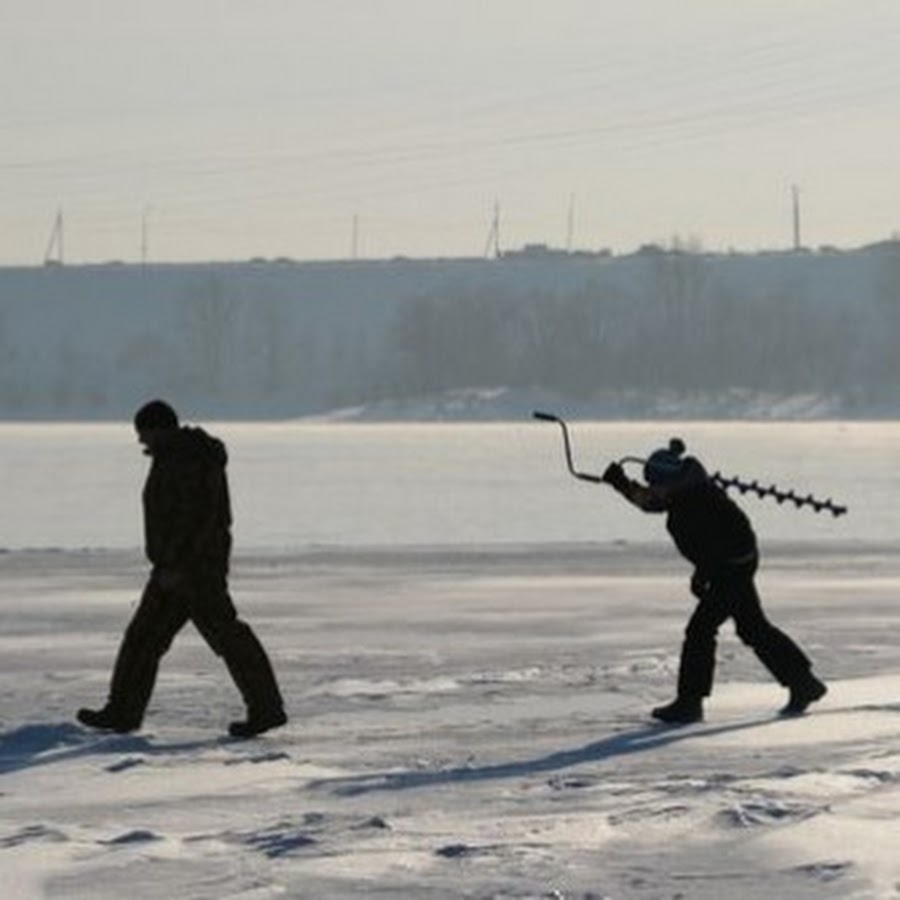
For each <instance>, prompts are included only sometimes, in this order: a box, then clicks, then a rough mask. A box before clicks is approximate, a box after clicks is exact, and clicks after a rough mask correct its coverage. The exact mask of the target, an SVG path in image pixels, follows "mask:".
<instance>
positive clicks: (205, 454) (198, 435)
mask: <svg viewBox="0 0 900 900" xmlns="http://www.w3.org/2000/svg"><path fill="white" fill-rule="evenodd" d="M227 462H228V455H227V453H226V451H225V445H224V444H223V443H222V442H221V441H220V440H218V439H217V438H214V437H211V436H210V435H208V434H207V433H206V432H205V431H203V429H201V428H190V427H182V428H179V429H178V431H177V432H175V433H174V434H173V435H172V436H171V439H170V440H168V441H167V442H166V443H165V445H164V446H162V447H160V448H159V449H157V450H156V451H154V454H153V463H152V465H151V466H150V472H149V474H148V476H147V481H146V484H145V485H144V494H143V502H144V538H145V549H146V554H147V559H148V560H150V562H151V563H152V564H153V566H154V567H157V568H160V569H171V570H175V571H180V572H187V573H193V574H197V573H205V574H221V575H224V574H225V573H226V572H227V571H228V559H229V555H230V553H231V501H230V498H229V494H228V480H227V477H226V475H225V466H226V464H227Z"/></svg>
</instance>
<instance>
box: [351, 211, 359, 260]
mask: <svg viewBox="0 0 900 900" xmlns="http://www.w3.org/2000/svg"><path fill="white" fill-rule="evenodd" d="M358 258H359V216H358V215H357V214H356V213H354V214H353V228H352V232H351V235H350V259H358Z"/></svg>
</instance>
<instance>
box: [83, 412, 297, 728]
mask: <svg viewBox="0 0 900 900" xmlns="http://www.w3.org/2000/svg"><path fill="white" fill-rule="evenodd" d="M134 426H135V429H136V431H137V434H138V440H139V442H140V443H141V444H142V445H143V446H144V448H145V450H144V452H145V453H146V454H147V455H148V456H150V457H151V459H152V463H151V465H150V472H149V474H148V476H147V481H146V483H145V485H144V492H143V507H144V538H145V551H146V556H147V559H148V560H149V562H150V565H151V571H150V577H149V580H148V581H147V584H146V586H145V588H144V592H143V596H142V597H141V601H140V604H139V605H138V608H137V611H136V612H135V614H134V616H133V617H132V619H131V622H130V623H129V625H128V627H127V629H126V630H125V634H124V636H123V638H122V642H121V645H120V647H119V652H118V656H117V658H116V662H115V666H114V668H113V673H112V679H111V683H110V687H109V698H108V700H107V702H106V705H105V706H104V707H103V708H102V709H80V710H79V711H78V720H79V721H80V722H82V723H83V724H85V725H88V726H90V727H92V728H101V729H108V730H111V731H116V732H119V733H126V732H129V731H135V730H137V729H138V728H140V726H141V722H142V721H143V718H144V712H145V711H146V709H147V704H148V703H149V702H150V695H151V694H152V692H153V686H154V684H155V682H156V673H157V670H158V668H159V661H160V659H161V658H162V657H163V655H164V654H165V653H166V651H167V650H168V649H169V647H170V646H171V644H172V641H173V639H174V638H175V635H176V634H178V632H179V631H180V630H181V629H182V628H183V627H184V625H185V624H186V623H187V622H188V621H190V622H193V623H194V625H195V626H196V627H197V630H198V631H199V632H200V634H201V635H202V636H203V638H204V640H205V641H206V643H207V644H209V646H210V648H211V649H212V650H213V652H214V653H215V654H216V655H217V656H221V657H222V659H223V660H224V662H225V665H226V666H227V668H228V671H229V673H230V674H231V677H232V678H233V679H234V683H235V685H236V686H237V688H238V690H239V691H240V693H241V696H242V697H243V700H244V703H245V704H246V707H247V718H246V719H244V720H242V721H237V722H232V723H231V725H230V726H229V729H228V731H229V733H230V734H231V735H232V736H233V737H240V738H249V737H253V736H255V735H258V734H262V733H263V732H264V731H268V730H269V729H270V728H276V727H278V726H280V725H284V724H285V722H287V716H286V715H285V712H284V703H283V701H282V698H281V693H280V691H279V689H278V685H277V683H276V680H275V674H274V672H273V671H272V666H271V664H270V662H269V658H268V656H267V655H266V652H265V650H264V649H263V646H262V644H261V643H260V642H259V640H258V639H257V637H256V635H255V634H254V633H253V631H252V629H251V628H250V626H249V625H247V624H245V623H244V622H243V621H241V620H240V619H239V618H238V616H237V612H236V610H235V608H234V604H233V603H232V600H231V596H230V595H229V592H228V580H227V579H228V564H229V558H230V555H231V502H230V499H229V493H228V480H227V476H226V473H225V466H226V463H227V454H226V451H225V446H224V444H223V443H222V442H221V441H220V440H218V439H217V438H214V437H212V436H210V435H208V434H207V433H206V432H205V431H203V429H201V428H192V427H188V426H181V425H179V421H178V415H177V414H176V412H175V410H174V409H172V407H171V406H169V404H168V403H165V402H163V401H162V400H153V401H151V402H150V403H147V404H146V405H144V406H142V407H141V408H140V409H139V410H138V411H137V413H136V415H135V417H134Z"/></svg>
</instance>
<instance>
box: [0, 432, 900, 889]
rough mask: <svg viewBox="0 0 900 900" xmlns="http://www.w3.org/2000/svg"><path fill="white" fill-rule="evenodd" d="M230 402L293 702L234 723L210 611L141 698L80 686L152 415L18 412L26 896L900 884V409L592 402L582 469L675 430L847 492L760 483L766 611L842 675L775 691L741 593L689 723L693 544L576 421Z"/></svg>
mask: <svg viewBox="0 0 900 900" xmlns="http://www.w3.org/2000/svg"><path fill="white" fill-rule="evenodd" d="M210 430H211V431H213V432H214V433H217V434H219V435H220V436H221V437H223V438H224V439H225V440H226V441H227V442H228V445H229V448H230V450H231V454H232V460H233V462H232V469H231V475H232V485H233V488H234V494H235V507H236V515H237V522H238V528H237V535H236V536H237V547H236V551H237V552H236V561H235V567H234V574H233V578H232V587H233V592H234V595H235V598H236V601H237V603H238V607H239V609H240V610H241V612H242V614H243V615H244V616H245V617H246V618H247V619H248V620H249V621H250V622H251V623H252V624H253V626H254V627H255V629H256V630H257V631H258V633H259V634H260V636H261V638H262V639H263V641H264V642H265V644H266V646H267V648H268V649H269V651H270V653H271V655H272V657H273V661H274V664H275V667H276V670H277V672H278V675H279V677H280V679H281V682H282V687H283V690H284V693H285V696H286V699H287V704H288V710H289V714H290V716H291V721H290V722H289V724H288V725H287V727H285V728H284V729H281V730H279V731H276V732H273V733H270V734H268V735H266V736H264V737H263V738H261V739H259V740H256V741H245V742H241V741H230V740H228V739H226V738H224V737H223V734H224V729H225V726H226V724H227V722H228V721H229V720H230V719H232V718H235V717H236V716H237V715H238V714H239V713H240V711H241V710H240V704H239V698H238V695H237V693H236V691H235V689H234V687H233V686H232V684H231V683H230V681H229V680H228V678H227V676H226V673H225V671H224V669H223V667H222V665H221V663H220V662H219V660H217V659H216V658H215V657H214V656H213V655H212V654H211V653H210V651H209V650H208V649H207V648H206V647H205V645H203V643H202V642H201V641H200V639H199V638H198V637H197V635H196V634H195V633H194V632H193V631H192V630H191V629H187V630H186V631H185V633H184V634H182V635H180V636H179V639H178V640H177V641H176V643H175V645H174V647H173V649H172V650H171V651H170V653H169V655H168V656H167V657H166V658H165V660H164V661H163V666H162V669H161V674H160V679H159V683H158V687H157V691H156V693H155V695H154V699H153V702H152V704H151V707H150V710H149V713H148V716H147V719H146V721H145V724H144V728H143V729H142V730H141V731H140V732H139V733H137V734H134V735H125V736H110V735H103V734H97V733H93V732H90V731H88V730H86V729H83V728H81V727H80V726H78V725H77V724H76V723H75V722H74V719H73V712H74V710H75V709H76V708H77V707H79V706H81V705H90V704H96V703H98V702H100V701H102V699H103V697H104V694H105V690H106V685H107V679H108V676H109V669H110V666H111V664H112V659H113V655H114V653H115V649H116V646H117V643H118V641H119V637H120V635H121V631H122V628H123V627H124V625H125V623H126V621H127V620H128V616H129V615H130V612H131V610H132V608H133V605H134V603H135V602H136V599H137V597H138V593H139V590H140V587H141V584H142V581H143V578H144V576H145V574H146V566H145V563H144V561H143V560H142V558H141V553H140V548H139V545H140V540H141V535H140V509H139V495H140V487H141V484H142V481H143V476H144V473H145V470H146V464H147V461H146V460H145V459H144V458H143V457H141V455H140V453H139V451H138V447H137V445H136V444H135V443H134V439H133V435H132V434H131V431H130V428H128V427H126V426H125V425H121V426H119V425H100V426H96V425H92V426H82V425H71V426H68V425H29V426H18V425H17V426H10V425H4V426H0V461H2V465H3V472H4V504H3V513H2V531H0V547H2V548H4V550H3V552H0V598H2V600H0V603H2V607H0V609H2V626H3V627H2V629H0V871H2V873H3V876H2V877H3V895H4V897H10V898H14V900H38V898H65V900H114V898H115V900H119V898H120V897H121V896H122V895H123V893H126V894H128V895H129V896H131V897H133V898H135V900H145V898H166V900H171V898H175V897H177V898H179V900H281V898H309V900H322V898H341V900H343V898H367V900H368V898H373V897H385V898H403V900H407V898H408V900H455V898H472V900H599V898H610V900H632V898H634V900H659V898H668V900H675V898H679V900H686V898H690V900H697V898H699V900H722V898H728V900H743V898H746V897H748V896H754V897H755V896H770V897H778V898H787V900H794V898H799V900H804V898H809V900H813V898H815V900H821V898H860V900H862V898H867V900H868V898H878V900H887V898H894V900H896V898H898V897H900V863H898V858H900V854H898V853H897V848H898V847H900V813H898V810H900V645H898V641H897V639H896V635H897V633H898V629H900V604H898V596H900V555H898V553H897V552H896V545H895V540H894V536H895V534H896V533H897V529H898V516H897V514H896V498H897V496H898V491H897V487H898V485H897V479H896V477H895V462H896V460H897V459H898V458H900V457H898V450H900V446H898V444H900V428H898V427H897V426H895V425H892V424H888V425H874V424H871V425H870V424H862V423H853V424H829V423H818V424H804V425H774V424H772V425H737V424H734V423H729V424H727V425H726V424H715V425H712V424H681V425H679V426H678V427H677V429H676V428H674V427H672V426H666V425H659V424H658V423H654V424H652V425H651V424H639V425H638V424H627V425H610V424H603V425H599V424H597V425H593V424H591V425H587V424H585V425H582V424H577V425H575V426H574V437H575V449H576V456H577V458H578V461H579V464H580V466H581V468H583V469H588V470H596V471H599V470H602V467H603V466H604V465H605V463H606V462H607V461H608V460H609V459H610V458H615V457H619V456H622V455H625V454H635V453H637V454H644V453H646V452H648V451H649V450H651V449H653V448H654V447H656V446H658V445H659V444H661V443H664V442H665V441H666V440H667V439H668V437H669V436H670V435H671V434H673V433H678V434H681V435H682V436H683V437H684V438H685V440H686V441H687V442H688V446H689V447H690V448H691V449H692V450H694V451H695V452H696V453H697V454H698V455H700V456H701V457H702V458H703V459H704V460H705V461H706V462H707V464H708V465H709V466H710V468H712V469H719V468H721V469H722V470H723V472H725V473H727V474H731V473H737V474H740V475H743V476H746V477H749V478H751V479H753V478H758V479H759V480H760V481H763V482H765V483H768V482H769V481H776V482H778V483H779V484H781V485H783V486H786V487H792V488H795V489H796V490H798V491H799V492H801V493H804V494H806V493H808V492H812V493H815V494H821V495H823V496H829V495H831V496H833V497H834V498H835V499H836V500H840V501H843V502H846V503H847V504H848V505H849V506H850V513H849V515H848V516H845V517H841V518H838V519H834V518H832V517H831V516H825V515H814V514H813V513H811V512H810V511H808V510H794V509H793V508H790V509H787V508H781V507H778V506H776V505H775V504H773V503H772V502H771V501H761V500H758V499H751V498H749V497H748V498H747V499H746V500H745V501H744V502H743V505H744V507H745V508H746V509H747V511H748V512H749V513H750V515H751V517H752V518H753V520H754V522H755V524H756V526H757V530H758V531H759V533H760V536H761V538H762V541H763V545H764V550H765V552H764V559H763V567H762V570H761V574H760V578H759V583H760V587H761V590H762V593H763V598H764V603H765V605H766V608H767V611H768V612H769V614H770V616H771V617H772V618H773V620H774V621H775V622H776V623H778V624H779V625H781V626H782V627H783V628H785V630H787V631H788V632H789V633H790V634H792V635H793V636H794V637H795V638H796V639H797V640H798V641H799V642H800V643H801V644H802V645H803V647H804V649H806V650H807V652H808V653H809V654H810V656H811V657H812V658H813V660H814V662H815V665H816V669H817V671H818V672H819V674H820V675H821V676H822V677H823V678H825V679H826V680H827V682H828V684H829V693H828V695H827V697H825V699H824V700H823V701H822V702H821V703H819V704H817V705H816V706H815V707H814V708H813V710H812V712H811V713H810V714H809V715H807V716H804V717H802V718H799V719H795V720H781V719H779V718H777V716H775V715H774V713H775V711H776V710H777V709H778V708H779V707H780V706H781V705H782V704H783V702H784V700H785V694H784V691H783V690H782V689H781V688H780V687H779V686H778V685H776V684H774V683H773V682H772V681H771V679H770V678H769V677H768V675H767V674H766V672H765V671H764V670H762V669H761V667H760V666H759V664H758V662H757V661H756V660H755V658H754V657H753V656H752V654H750V653H749V652H748V651H747V649H746V648H745V647H743V646H742V645H741V644H740V643H739V642H738V641H737V640H736V638H735V637H734V634H733V629H732V628H731V627H730V626H726V627H725V628H724V629H723V631H722V635H721V640H720V646H719V655H718V659H719V666H718V670H717V682H716V689H715V691H714V693H713V696H712V698H711V699H710V701H709V703H708V708H707V720H706V721H705V722H703V723H698V724H696V725H692V726H688V727H686V728H681V729H671V728H668V729H667V728H664V727H658V726H655V725H652V724H650V722H649V720H648V716H647V713H648V710H649V709H650V707H651V706H653V705H655V704H656V703H658V702H661V701H664V700H666V699H669V698H670V696H671V694H672V689H673V685H674V680H675V671H676V667H677V659H678V650H679V644H680V640H681V633H682V629H683V626H684V622H685V621H686V618H687V616H688V614H689V611H690V609H691V607H692V601H691V599H690V597H689V595H688V590H687V579H688V574H689V573H688V570H687V566H686V564H685V563H683V561H681V560H679V559H678V558H677V556H676V555H675V554H674V551H672V550H671V548H670V547H669V546H668V544H667V541H666V539H665V535H664V530H663V523H662V520H661V519H658V518H657V517H653V516H646V515H642V514H640V513H639V512H637V511H636V510H632V509H631V508H629V507H627V506H626V505H625V504H624V502H623V501H621V499H620V498H618V497H616V496H615V495H614V494H613V493H612V492H609V491H608V490H607V489H606V488H605V487H604V486H599V487H594V486H590V485H586V484H583V483H581V482H578V481H576V480H574V479H572V478H571V477H570V476H568V475H567V474H566V472H565V470H564V468H563V461H562V453H561V444H560V436H559V433H558V429H555V428H553V427H551V426H542V425H539V424H537V423H531V422H527V423H522V424H521V425H519V424H504V425H499V424H498V425H477V426H468V425H466V426H460V425H440V426H438V425H416V426H409V425H403V426H394V425H333V424H290V425H234V424H222V425H220V426H211V428H210ZM41 548H44V549H41ZM84 548H91V549H90V552H85V549H84Z"/></svg>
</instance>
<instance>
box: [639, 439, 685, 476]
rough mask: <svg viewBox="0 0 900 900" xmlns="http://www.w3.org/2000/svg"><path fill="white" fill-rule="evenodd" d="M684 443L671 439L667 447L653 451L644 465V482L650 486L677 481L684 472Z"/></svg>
mask: <svg viewBox="0 0 900 900" xmlns="http://www.w3.org/2000/svg"><path fill="white" fill-rule="evenodd" d="M684 450H685V447H684V441H682V440H681V438H672V440H670V441H669V446H668V447H663V448H661V449H659V450H654V451H653V453H651V454H650V456H649V457H648V459H647V462H646V463H644V480H645V481H646V482H647V484H650V485H668V484H673V483H674V482H676V481H678V480H679V479H680V478H681V476H682V475H683V474H684V472H685V463H686V462H687V460H685V459H683V458H682V455H683V454H684Z"/></svg>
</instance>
